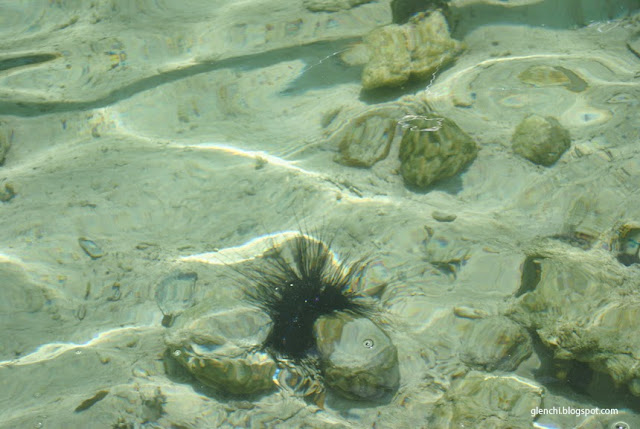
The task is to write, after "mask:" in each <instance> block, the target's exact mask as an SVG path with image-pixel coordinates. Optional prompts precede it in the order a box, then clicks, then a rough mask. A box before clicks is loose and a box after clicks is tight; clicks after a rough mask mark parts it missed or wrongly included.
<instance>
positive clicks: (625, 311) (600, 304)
mask: <svg viewBox="0 0 640 429" xmlns="http://www.w3.org/2000/svg"><path fill="white" fill-rule="evenodd" d="M558 247H559V249H557V250H556V249H554V250H553V251H549V254H544V255H539V256H538V257H537V258H536V260H535V264H536V270H537V271H538V272H539V274H538V276H536V277H535V278H534V279H533V281H532V282H531V284H530V285H528V287H527V289H528V290H527V291H526V292H525V293H523V294H522V295H521V296H520V298H519V299H518V301H517V303H516V304H515V305H514V306H513V308H512V309H511V311H510V312H511V315H510V316H511V317H512V318H513V319H515V320H516V321H518V322H520V323H522V324H524V325H525V326H526V327H528V328H530V329H535V330H536V332H537V334H538V336H539V337H540V339H541V340H542V342H543V344H545V345H546V346H547V347H549V348H550V349H551V350H552V351H553V353H554V357H555V358H556V359H559V360H571V361H573V360H575V361H579V362H585V363H587V364H588V365H589V366H590V367H591V369H593V370H595V371H598V372H602V373H606V374H608V375H610V376H611V378H612V380H613V382H614V383H615V384H616V385H621V384H626V385H627V386H628V387H629V390H630V391H631V392H632V393H633V394H634V395H636V396H640V335H639V334H638V329H637V321H638V320H640V293H639V292H638V290H639V287H640V283H639V282H638V280H637V278H636V276H634V273H633V272H630V270H629V269H628V268H626V267H624V266H623V265H622V264H619V263H618V262H617V261H616V260H615V259H614V258H613V257H612V255H607V254H606V253H605V252H604V251H598V252H584V251H581V250H578V249H573V248H563V247H562V245H558Z"/></svg>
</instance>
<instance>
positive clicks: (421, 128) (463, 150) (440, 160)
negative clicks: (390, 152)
mask: <svg viewBox="0 0 640 429" xmlns="http://www.w3.org/2000/svg"><path fill="white" fill-rule="evenodd" d="M403 123H404V125H405V126H406V128H405V130H404V133H403V136H402V141H401V142H400V161H401V166H400V173H401V174H402V177H403V178H404V182H405V183H406V184H407V185H409V186H415V187H417V188H420V189H426V188H428V187H429V186H430V185H432V184H433V183H435V182H437V181H439V180H442V179H446V178H448V177H452V176H455V175H456V174H458V173H459V172H460V171H461V170H462V169H463V168H464V167H465V166H466V165H467V164H468V163H470V162H471V161H473V160H474V159H475V158H476V156H477V154H478V147H477V145H476V143H475V141H474V140H473V139H472V138H471V137H470V136H469V135H468V134H467V133H465V132H464V131H462V129H460V127H459V126H458V125H457V124H456V123H455V122H453V121H452V120H450V119H448V118H443V117H440V116H437V115H434V114H429V115H420V116H414V117H412V118H410V119H406V120H404V121H403Z"/></svg>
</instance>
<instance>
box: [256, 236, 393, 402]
mask: <svg viewBox="0 0 640 429" xmlns="http://www.w3.org/2000/svg"><path fill="white" fill-rule="evenodd" d="M286 250H288V252H289V253H290V255H289V257H288V258H287V257H286V256H285V252H284V251H283V250H280V249H279V250H277V251H276V252H275V253H274V254H273V255H271V256H270V257H269V259H268V260H267V261H265V262H266V264H265V266H264V268H262V269H260V270H259V271H258V273H259V274H260V276H259V277H257V283H256V284H255V285H253V288H252V289H247V290H246V294H247V296H248V297H249V299H250V300H251V301H252V302H254V303H255V304H256V305H257V306H258V307H260V308H261V309H263V310H264V311H265V312H266V313H267V314H268V315H269V316H270V317H271V321H272V326H271V331H270V333H269V335H268V336H267V338H266V341H265V342H264V343H263V348H264V349H265V350H267V351H269V352H271V353H273V354H274V355H275V356H277V357H278V359H280V358H282V359H285V360H292V361H294V362H298V363H299V364H301V365H309V364H310V363H309V362H317V365H318V366H317V367H316V368H312V370H318V371H320V372H321V373H322V375H323V376H324V380H325V382H326V384H327V385H328V386H329V387H331V388H332V389H333V390H334V391H336V392H337V393H338V394H340V395H342V396H344V397H347V398H349V399H360V400H379V399H383V398H385V397H387V396H388V395H389V394H392V393H394V392H395V390H397V388H398V386H399V382H400V377H399V370H398V357H397V350H396V347H395V346H394V344H393V343H392V341H391V339H390V338H389V336H388V335H387V334H386V333H385V332H384V331H383V330H382V329H381V328H380V327H379V326H378V325H377V324H375V323H374V322H373V321H372V320H371V319H370V317H369V316H372V313H373V308H372V307H371V306H370V305H367V304H365V303H364V302H365V301H364V300H363V299H362V297H361V296H359V295H358V294H357V293H356V292H355V291H354V289H355V288H354V285H355V284H356V283H357V282H358V280H359V278H360V276H361V275H362V272H363V269H364V267H365V264H364V263H363V261H362V260H360V261H358V262H356V263H354V264H352V265H348V264H345V263H341V262H337V261H336V259H335V258H334V255H333V253H332V252H331V250H330V249H329V246H328V245H326V244H325V243H324V242H323V241H321V240H316V239H312V238H310V237H307V236H305V235H300V236H299V237H296V238H295V239H294V240H293V243H292V244H291V246H289V248H288V249H286ZM251 278H252V279H256V276H255V275H251ZM308 357H313V359H311V360H308V359H306V358H308Z"/></svg>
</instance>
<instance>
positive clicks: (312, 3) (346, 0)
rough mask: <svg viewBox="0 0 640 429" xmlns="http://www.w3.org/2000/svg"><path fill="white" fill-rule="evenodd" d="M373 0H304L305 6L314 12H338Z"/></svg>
mask: <svg viewBox="0 0 640 429" xmlns="http://www.w3.org/2000/svg"><path fill="white" fill-rule="evenodd" d="M370 1H372V0H303V2H302V3H303V4H304V7H306V8H307V9H308V10H310V11H312V12H337V11H339V10H347V9H351V8H352V7H356V6H358V5H361V4H364V3H369V2H370Z"/></svg>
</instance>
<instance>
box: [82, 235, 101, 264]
mask: <svg viewBox="0 0 640 429" xmlns="http://www.w3.org/2000/svg"><path fill="white" fill-rule="evenodd" d="M78 244H80V247H82V250H84V253H86V254H87V255H89V256H90V257H91V259H98V258H101V257H103V256H104V251H103V250H102V249H101V248H100V246H98V245H97V244H96V243H94V242H93V241H92V240H89V239H88V238H85V237H80V238H79V239H78Z"/></svg>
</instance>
